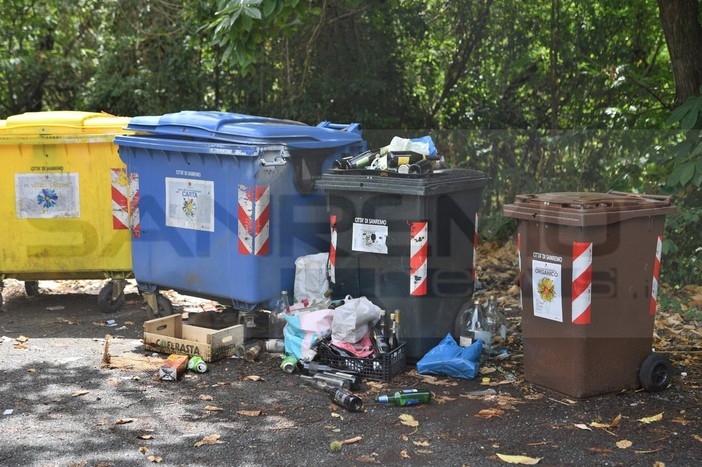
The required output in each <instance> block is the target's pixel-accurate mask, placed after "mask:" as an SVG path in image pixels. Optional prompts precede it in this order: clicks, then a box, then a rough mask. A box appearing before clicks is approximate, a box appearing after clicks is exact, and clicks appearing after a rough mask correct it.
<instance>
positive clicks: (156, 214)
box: [115, 111, 365, 316]
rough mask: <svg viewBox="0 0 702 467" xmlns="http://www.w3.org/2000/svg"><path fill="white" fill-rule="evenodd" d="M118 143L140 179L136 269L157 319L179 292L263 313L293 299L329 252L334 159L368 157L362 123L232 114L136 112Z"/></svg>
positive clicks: (135, 180)
mask: <svg viewBox="0 0 702 467" xmlns="http://www.w3.org/2000/svg"><path fill="white" fill-rule="evenodd" d="M128 129H130V130H134V131H137V132H140V133H139V134H136V135H132V136H125V137H118V138H116V139H115V143H116V144H117V145H118V146H119V155H120V157H121V158H122V160H123V161H124V162H125V164H126V165H127V172H128V178H129V183H130V188H131V190H130V202H129V215H130V229H131V231H132V263H133V270H134V276H135V278H136V280H137V283H138V285H139V288H140V289H141V290H142V291H143V292H145V298H146V299H147V303H149V308H150V312H152V313H153V314H155V315H157V316H159V315H165V314H169V313H171V312H172V307H171V306H170V302H168V301H167V299H165V297H163V296H160V295H159V294H158V293H157V292H158V290H160V289H173V290H176V291H178V292H180V293H183V294H186V295H192V296H197V297H203V298H210V299H214V300H217V301H219V302H220V303H223V304H226V305H232V306H234V307H235V308H238V309H240V310H245V311H251V310H254V309H256V308H257V307H258V306H261V305H270V304H271V303H272V302H273V300H274V299H276V298H277V297H278V296H279V295H280V291H281V290H288V291H290V292H292V288H293V282H294V275H295V264H294V263H295V259H296V258H297V257H299V256H302V255H307V254H311V253H317V252H319V251H325V250H326V248H327V245H328V244H329V243H328V242H329V223H328V219H327V218H326V208H325V197H324V195H323V194H322V193H320V192H318V191H316V190H315V187H314V184H315V181H316V179H318V178H319V177H320V176H321V174H322V173H323V172H324V171H327V170H328V169H330V168H331V165H332V161H333V160H335V159H338V158H341V157H344V156H346V155H352V154H357V153H359V152H361V151H363V150H365V142H364V141H363V139H362V137H361V132H360V127H359V125H358V124H350V125H338V124H332V123H329V122H323V123H320V124H319V125H317V126H316V127H315V126H309V125H305V124H303V123H299V122H294V121H290V120H279V119H272V118H265V117H256V116H250V115H242V114H235V113H225V112H195V111H183V112H179V113H173V114H166V115H163V116H160V117H159V116H152V117H151V116H150V117H135V118H133V119H132V120H131V121H130V123H129V125H128Z"/></svg>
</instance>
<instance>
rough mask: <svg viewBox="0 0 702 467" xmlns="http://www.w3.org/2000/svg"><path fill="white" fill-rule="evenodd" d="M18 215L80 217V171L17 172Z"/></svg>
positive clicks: (25, 216) (49, 217) (50, 217)
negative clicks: (78, 172)
mask: <svg viewBox="0 0 702 467" xmlns="http://www.w3.org/2000/svg"><path fill="white" fill-rule="evenodd" d="M15 206H16V208H17V218H18V219H53V218H60V217H80V190H79V185H78V174H77V173H46V174H31V173H24V174H21V173H19V174H15Z"/></svg>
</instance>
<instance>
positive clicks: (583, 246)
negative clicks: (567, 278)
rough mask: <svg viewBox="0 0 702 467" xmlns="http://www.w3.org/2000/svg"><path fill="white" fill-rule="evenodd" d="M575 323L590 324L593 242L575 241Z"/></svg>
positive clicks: (573, 314) (573, 296) (573, 303)
mask: <svg viewBox="0 0 702 467" xmlns="http://www.w3.org/2000/svg"><path fill="white" fill-rule="evenodd" d="M571 297H572V319H573V324H590V319H591V318H590V315H591V311H592V243H591V242H590V243H588V242H573V288H572V294H571Z"/></svg>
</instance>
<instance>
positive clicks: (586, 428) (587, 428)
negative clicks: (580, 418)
mask: <svg viewBox="0 0 702 467" xmlns="http://www.w3.org/2000/svg"><path fill="white" fill-rule="evenodd" d="M574 425H575V428H580V429H581V430H589V431H592V428H590V427H589V426H587V425H585V424H584V423H575V424H574Z"/></svg>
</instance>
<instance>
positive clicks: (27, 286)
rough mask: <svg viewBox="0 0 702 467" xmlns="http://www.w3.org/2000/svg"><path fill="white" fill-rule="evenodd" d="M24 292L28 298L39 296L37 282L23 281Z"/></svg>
mask: <svg viewBox="0 0 702 467" xmlns="http://www.w3.org/2000/svg"><path fill="white" fill-rule="evenodd" d="M24 291H25V292H27V295H28V296H30V297H36V296H37V295H39V281H24Z"/></svg>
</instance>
